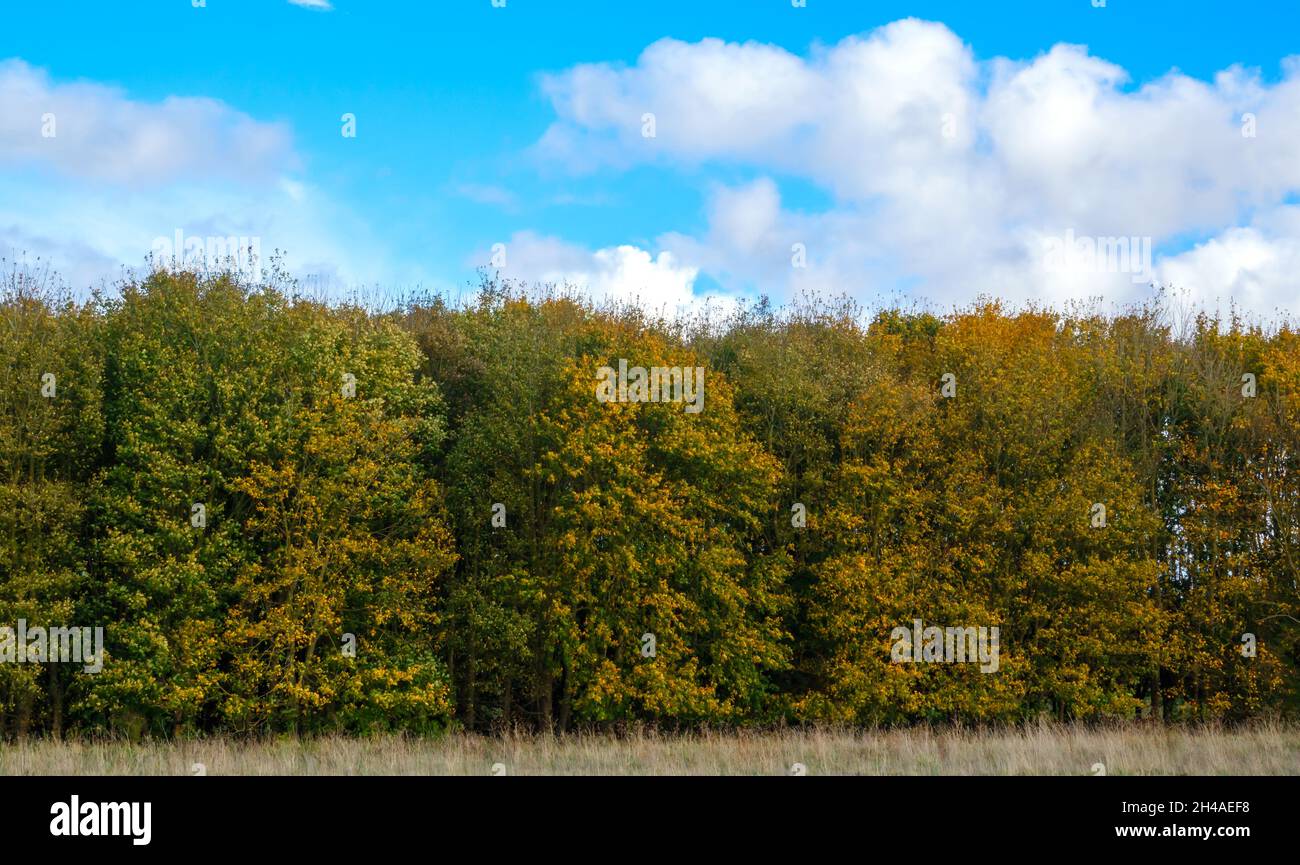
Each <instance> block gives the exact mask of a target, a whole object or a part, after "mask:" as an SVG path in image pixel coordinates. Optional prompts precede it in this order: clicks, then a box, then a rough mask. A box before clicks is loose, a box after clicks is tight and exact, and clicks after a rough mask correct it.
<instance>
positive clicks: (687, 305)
mask: <svg viewBox="0 0 1300 865" xmlns="http://www.w3.org/2000/svg"><path fill="white" fill-rule="evenodd" d="M501 246H503V247H504V249H501V248H494V249H493V250H491V251H485V252H481V253H478V254H477V255H476V256H475V257H474V259H473V260H472V261H470V262H469V264H470V265H472V266H479V265H488V266H491V265H492V264H493V262H494V256H495V257H496V258H495V263H496V264H499V265H501V266H500V267H497V268H496V269H498V270H499V271H500V272H501V274H502V275H503V276H505V277H506V278H509V279H514V280H519V281H523V282H525V283H530V284H531V283H540V284H553V285H555V286H557V287H561V288H563V287H566V286H568V287H572V288H576V289H578V290H579V291H580V292H581V293H583V294H585V295H587V296H589V297H591V298H593V299H595V300H597V301H615V302H620V303H632V304H637V305H639V306H641V307H643V308H645V309H647V310H650V311H653V312H666V313H668V314H675V313H677V312H679V311H688V310H691V309H694V308H695V307H696V306H697V305H698V304H699V300H700V299H699V298H697V297H696V295H695V291H694V286H695V279H696V277H697V276H698V274H699V269H698V268H696V267H691V266H686V265H682V264H681V263H680V262H678V260H677V257H676V256H675V255H674V254H673V253H672V252H670V251H666V250H665V251H661V252H659V253H658V254H657V255H656V254H652V253H651V252H649V251H647V250H645V249H641V248H640V247H637V246H632V245H627V244H624V245H620V246H612V247H607V248H603V249H597V250H594V251H593V250H588V249H585V248H583V247H581V246H578V245H575V244H572V243H566V242H564V241H562V240H559V239H557V238H554V237H546V236H542V235H538V234H536V233H534V232H531V231H521V232H518V233H516V234H515V235H513V236H512V237H511V238H510V240H509V241H508V242H506V243H504V244H501ZM713 305H714V306H715V307H718V306H719V305H721V306H725V307H728V308H729V307H730V306H731V304H730V303H729V302H728V301H727V300H726V299H725V298H722V299H718V300H715V301H714V303H713Z"/></svg>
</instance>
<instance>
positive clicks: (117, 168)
mask: <svg viewBox="0 0 1300 865" xmlns="http://www.w3.org/2000/svg"><path fill="white" fill-rule="evenodd" d="M0 105H4V111H2V112H0V168H3V167H16V168H23V169H26V168H30V167H31V166H46V167H48V168H50V169H52V170H53V171H55V172H57V173H58V174H60V175H65V176H72V177H78V178H82V179H87V180H95V181H105V182H109V183H114V184H119V185H129V186H132V187H144V188H153V187H157V186H160V185H163V184H166V183H170V182H173V181H177V180H187V179H194V178H204V179H221V180H226V181H238V182H244V183H258V182H264V181H265V180H266V179H268V178H271V177H274V176H275V175H276V174H277V173H279V172H281V171H285V170H290V169H292V168H293V167H294V166H295V164H296V160H295V158H294V155H293V148H292V141H291V137H290V135H289V130H288V129H287V128H286V127H285V126H284V125H282V124H279V123H263V122H260V121H257V120H254V119H253V118H251V117H249V116H248V115H246V114H243V113H241V112H239V111H236V110H234V109H232V108H230V107H229V106H227V105H225V104H223V103H221V102H219V101H217V100H214V99H206V98H194V97H176V96H172V97H168V98H167V99H164V100H163V101H161V102H157V103H148V102H140V101H136V100H132V99H130V98H129V97H127V96H126V95H125V94H124V93H123V92H122V91H120V90H118V89H116V88H113V87H107V86H105V85H102V84H96V83H91V82H76V83H67V84H56V83H54V82H53V81H51V80H50V77H49V75H48V73H46V72H45V70H43V69H37V68H35V67H32V66H30V65H28V64H27V63H24V62H23V61H22V60H17V59H12V60H6V61H3V62H0Z"/></svg>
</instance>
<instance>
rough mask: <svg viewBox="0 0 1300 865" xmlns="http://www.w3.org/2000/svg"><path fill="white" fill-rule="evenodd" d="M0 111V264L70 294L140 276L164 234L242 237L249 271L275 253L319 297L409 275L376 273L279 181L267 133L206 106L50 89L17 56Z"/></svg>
mask: <svg viewBox="0 0 1300 865" xmlns="http://www.w3.org/2000/svg"><path fill="white" fill-rule="evenodd" d="M0 104H2V105H4V111H0V257H4V258H7V259H10V260H20V259H25V260H26V261H28V262H29V263H33V262H35V260H36V259H38V258H39V259H40V260H41V261H42V262H44V263H46V264H47V265H48V266H49V267H51V268H52V269H54V270H56V271H57V272H58V273H59V274H60V275H61V276H62V277H63V278H64V279H65V280H66V281H67V282H68V283H69V284H70V285H71V286H72V287H73V288H75V289H77V290H83V289H85V288H87V287H88V286H91V285H97V284H100V283H101V282H103V281H104V280H112V279H114V278H115V277H117V276H118V275H119V274H120V272H121V270H120V268H122V267H126V268H128V269H134V268H139V267H142V266H143V265H144V263H145V259H146V256H147V255H148V254H149V253H150V252H151V250H152V249H153V247H154V244H155V241H156V240H158V239H159V238H174V236H175V233H176V232H177V231H179V232H181V233H182V236H183V237H185V238H199V239H203V240H205V241H206V239H207V238H213V239H217V238H221V239H223V240H224V239H225V238H229V237H235V238H247V239H248V240H249V242H250V243H253V242H255V243H256V244H257V246H259V247H260V249H261V258H262V263H263V265H265V264H266V263H268V262H269V259H270V257H271V256H272V254H273V253H274V252H275V251H277V250H281V251H284V252H285V253H286V254H285V255H284V263H285V264H286V266H287V267H288V268H289V269H290V271H291V272H292V273H294V274H295V275H297V276H299V277H302V278H303V279H304V280H306V281H308V282H309V283H312V284H314V285H317V286H320V287H321V290H322V291H326V290H333V291H335V292H338V291H339V290H340V288H347V287H350V286H353V285H356V284H358V283H364V282H370V281H373V280H376V279H383V280H385V281H387V282H390V283H411V282H416V281H420V280H421V278H422V276H423V274H419V273H408V272H398V271H395V270H394V269H393V268H392V267H391V266H388V264H387V263H388V262H391V261H392V256H391V255H389V254H387V250H385V248H384V246H385V245H384V243H383V242H381V239H380V238H377V237H376V236H375V235H374V234H373V233H372V232H371V231H370V230H369V228H368V226H366V225H365V224H364V223H362V222H360V221H359V220H357V219H355V218H354V217H352V216H351V214H350V212H349V211H348V209H347V208H345V207H340V206H339V204H338V203H337V202H336V201H333V200H331V199H330V197H329V196H328V195H327V194H326V193H325V192H324V191H323V190H321V189H320V188H319V187H318V186H314V185H312V184H311V183H308V182H306V181H303V180H299V179H296V178H294V177H293V176H292V173H291V172H292V171H293V170H294V169H295V168H296V167H297V166H298V164H299V162H300V160H299V159H298V157H297V156H296V154H295V152H294V150H293V148H292V143H291V137H290V134H289V131H288V129H287V128H286V127H284V126H283V125H281V124H278V123H263V122H261V121H258V120H255V119H253V118H251V117H249V116H248V115H246V114H244V113H242V112H240V111H237V110H235V109H233V108H231V107H229V106H227V105H225V104H223V103H221V102H218V101H216V100H212V99H205V98H181V97H169V98H167V99H165V100H163V101H161V102H142V101H138V100H134V99H132V98H130V97H129V96H128V95H127V94H125V93H124V92H122V91H121V90H118V89H116V88H112V87H106V86H104V85H101V84H95V83H73V84H64V83H55V82H53V81H52V80H51V79H50V77H49V75H48V74H47V73H46V72H45V71H44V70H40V69H36V68H34V67H32V66H29V65H28V64H26V63H24V62H22V61H21V60H10V61H6V62H3V63H0ZM46 115H52V116H48V117H47V116H46ZM51 133H52V135H51ZM47 136H48V137H47Z"/></svg>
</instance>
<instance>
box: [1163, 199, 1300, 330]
mask: <svg viewBox="0 0 1300 865" xmlns="http://www.w3.org/2000/svg"><path fill="white" fill-rule="evenodd" d="M1159 274H1160V281H1161V282H1162V283H1165V284H1168V285H1170V286H1172V287H1174V288H1177V289H1179V290H1181V291H1183V292H1184V293H1186V294H1187V295H1189V296H1190V299H1191V301H1192V302H1193V303H1195V304H1196V305H1197V306H1199V307H1204V308H1210V309H1226V307H1227V306H1228V305H1229V302H1235V303H1236V305H1237V306H1238V308H1242V309H1248V310H1253V311H1256V312H1263V313H1268V312H1272V311H1273V310H1274V309H1275V308H1276V309H1277V310H1278V311H1281V312H1289V313H1292V314H1294V313H1295V311H1296V310H1300V276H1298V275H1300V207H1281V208H1278V209H1277V210H1274V211H1270V212H1268V213H1266V214H1265V215H1264V216H1263V217H1262V218H1261V219H1259V220H1257V221H1256V222H1255V224H1252V225H1249V226H1243V227H1238V228H1231V229H1228V230H1227V231H1225V232H1223V233H1222V234H1220V235H1219V236H1217V237H1214V238H1211V239H1210V240H1207V241H1206V242H1204V243H1201V244H1198V245H1197V246H1196V247H1195V248H1193V249H1190V250H1188V251H1187V252H1184V253H1183V254H1181V255H1175V256H1171V257H1169V258H1166V259H1165V260H1164V261H1162V262H1161V264H1160V266H1159Z"/></svg>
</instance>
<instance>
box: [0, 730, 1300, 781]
mask: <svg viewBox="0 0 1300 865" xmlns="http://www.w3.org/2000/svg"><path fill="white" fill-rule="evenodd" d="M196 763H198V764H202V765H203V767H204V770H205V771H206V773H207V774H209V775H489V774H493V772H494V765H495V764H501V766H496V767H495V772H496V773H504V774H509V775H781V774H791V772H792V767H793V766H794V764H796V763H798V764H802V765H803V766H804V767H806V772H807V774H809V775H1093V774H1100V770H1098V769H1097V768H1095V767H1096V764H1098V763H1101V764H1104V766H1105V773H1106V774H1108V775H1267V774H1279V775H1300V727H1297V726H1293V725H1285V724H1258V725H1255V726H1252V727H1249V728H1237V729H1232V728H1216V727H1171V728H1158V727H1146V726H1143V727H1116V728H1089V727H1082V726H1059V725H1047V724H1044V725H1038V726H1028V727H1023V728H1019V729H1009V730H1000V731H966V730H954V729H930V728H913V729H908V730H893V731H849V730H784V731H777V732H752V733H735V732H730V733H706V734H699V735H691V736H669V735H661V734H654V733H639V734H634V735H630V736H624V737H619V738H614V737H610V736H597V735H578V736H565V737H549V736H531V735H513V736H506V737H501V738H491V737H482V736H469V735H459V734H453V735H449V736H446V737H443V738H437V739H410V738H373V739H357V738H321V739H313V740H303V741H294V740H292V739H278V740H269V741H262V742H242V741H237V740H230V739H213V740H206V741H188V742H152V743H144V744H131V743H126V742H98V743H96V742H53V741H47V740H34V741H28V742H20V743H15V744H7V745H0V775H79V774H90V775H172V774H194V773H195V768H194V764H196Z"/></svg>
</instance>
